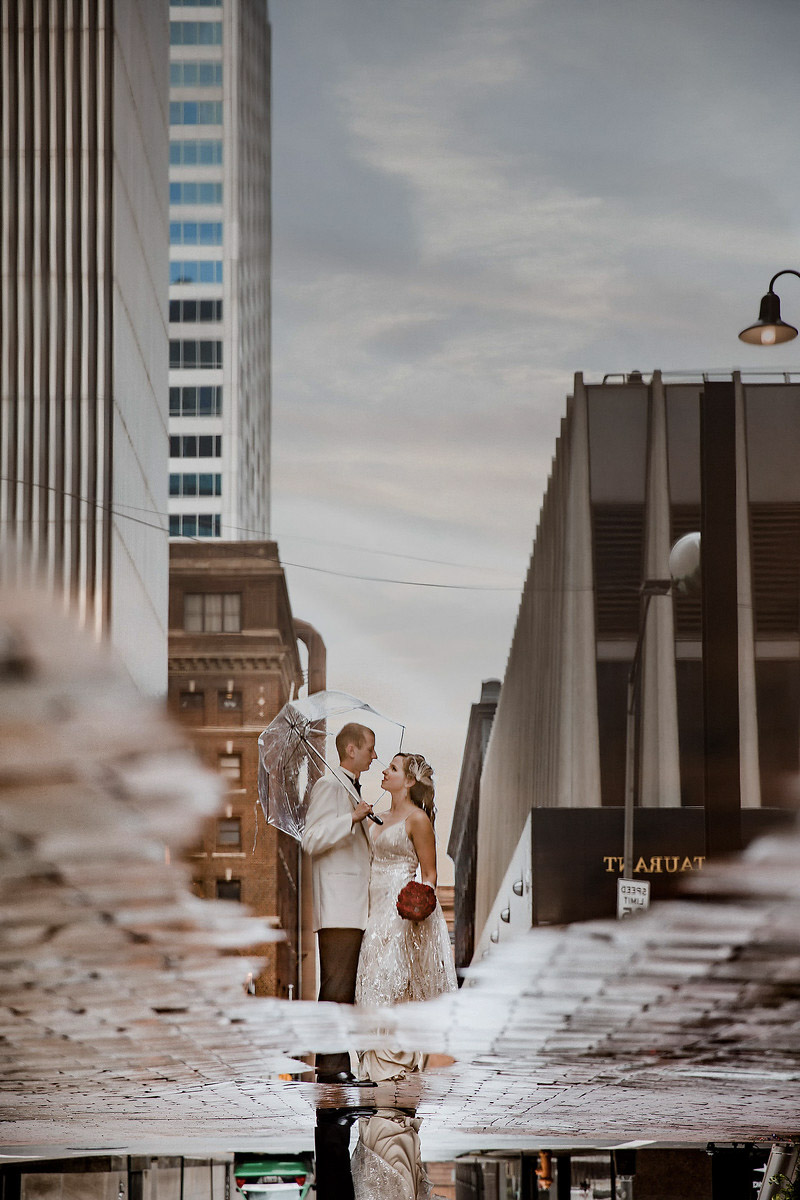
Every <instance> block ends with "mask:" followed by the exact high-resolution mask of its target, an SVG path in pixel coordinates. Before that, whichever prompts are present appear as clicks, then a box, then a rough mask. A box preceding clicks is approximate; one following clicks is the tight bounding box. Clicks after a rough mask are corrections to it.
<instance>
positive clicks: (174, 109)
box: [169, 100, 222, 125]
mask: <svg viewBox="0 0 800 1200" xmlns="http://www.w3.org/2000/svg"><path fill="white" fill-rule="evenodd" d="M169 123H170V125H221V124H222V101H221V100H171V101H170V106H169Z"/></svg>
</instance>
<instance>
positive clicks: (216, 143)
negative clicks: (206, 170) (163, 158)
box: [169, 138, 222, 167]
mask: <svg viewBox="0 0 800 1200" xmlns="http://www.w3.org/2000/svg"><path fill="white" fill-rule="evenodd" d="M169 161H170V164H171V165H172V166H173V167H196V166H197V165H198V164H200V165H201V166H204V167H218V166H221V164H222V141H221V140H219V139H216V138H198V139H197V140H185V141H184V140H181V141H174V142H170V144H169Z"/></svg>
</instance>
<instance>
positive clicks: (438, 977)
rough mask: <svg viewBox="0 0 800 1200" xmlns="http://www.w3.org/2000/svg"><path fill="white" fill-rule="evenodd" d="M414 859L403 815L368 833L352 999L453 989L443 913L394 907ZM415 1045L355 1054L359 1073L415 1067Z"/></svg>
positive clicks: (378, 1078) (419, 1060)
mask: <svg viewBox="0 0 800 1200" xmlns="http://www.w3.org/2000/svg"><path fill="white" fill-rule="evenodd" d="M418 865H419V861H418V859H417V853H416V851H415V849H414V844H413V842H412V841H411V838H410V837H409V836H408V833H407V831H406V823H405V821H398V822H396V823H395V824H394V825H388V826H386V827H384V828H383V829H381V830H380V831H379V832H378V834H377V836H376V835H373V856H372V871H371V875H370V884H369V920H368V921H367V928H366V930H365V931H364V938H363V941H362V943H361V957H360V958H359V962H358V979H357V981H356V1004H359V1005H362V1006H369V1007H373V1008H381V1007H384V1006H387V1005H392V1004H405V1003H408V1001H410V1000H431V999H433V997H434V996H438V995H440V994H441V993H442V992H454V991H455V990H456V987H457V984H456V972H455V967H454V965H453V956H452V951H451V949H450V937H449V935H448V932H447V925H446V923H445V919H444V915H443V913H442V910H441V907H440V905H439V902H438V900H437V902H436V908H435V909H434V911H433V912H432V913H431V915H430V916H429V917H426V919H425V920H424V921H406V920H404V919H403V917H401V916H400V915H399V914H398V912H397V908H396V901H397V895H398V892H399V891H400V890H401V889H402V888H403V887H404V886H405V885H406V884H407V883H408V882H409V881H410V880H411V879H413V878H414V877H415V875H416V873H417V867H418ZM423 1059H424V1056H423V1055H422V1054H421V1053H419V1052H418V1051H402V1050H396V1049H392V1048H390V1047H382V1048H381V1049H380V1050H367V1051H365V1052H364V1053H362V1054H360V1055H359V1063H360V1069H359V1073H360V1076H361V1078H362V1079H372V1080H374V1081H375V1082H376V1083H380V1082H382V1081H383V1080H386V1079H399V1078H402V1076H403V1075H405V1074H406V1072H407V1071H414V1070H419V1069H420V1068H421V1067H422V1066H423Z"/></svg>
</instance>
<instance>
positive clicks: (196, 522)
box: [169, 513, 222, 537]
mask: <svg viewBox="0 0 800 1200" xmlns="http://www.w3.org/2000/svg"><path fill="white" fill-rule="evenodd" d="M221 522H222V518H221V517H220V515H219V513H170V518H169V536H170V537H221V536H222V531H221V528H220V526H221Z"/></svg>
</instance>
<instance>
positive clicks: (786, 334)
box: [739, 289, 797, 346]
mask: <svg viewBox="0 0 800 1200" xmlns="http://www.w3.org/2000/svg"><path fill="white" fill-rule="evenodd" d="M739 337H740V339H741V341H743V342H750V343H751V345H754V346H776V345H777V344H778V342H790V341H791V340H792V338H796V337H797V330H796V329H795V327H794V325H787V323H786V322H785V321H782V320H781V301H780V297H779V296H777V295H776V294H775V292H773V291H772V289H770V291H768V292H767V294H766V296H762V297H761V307H760V308H759V311H758V320H757V321H756V323H755V325H748V327H747V329H743V330H742V332H741V333H740V334H739Z"/></svg>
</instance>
